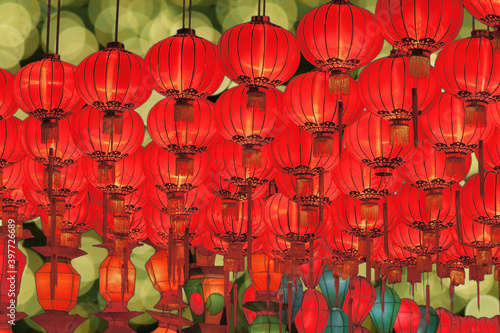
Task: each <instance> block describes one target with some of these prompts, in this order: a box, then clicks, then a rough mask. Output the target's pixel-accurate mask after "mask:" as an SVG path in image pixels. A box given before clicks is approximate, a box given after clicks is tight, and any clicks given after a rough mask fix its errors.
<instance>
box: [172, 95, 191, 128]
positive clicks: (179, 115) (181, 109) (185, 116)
mask: <svg viewBox="0 0 500 333" xmlns="http://www.w3.org/2000/svg"><path fill="white" fill-rule="evenodd" d="M174 121H175V122H179V121H185V122H188V123H192V122H193V121H194V106H193V103H192V102H190V101H188V100H187V99H178V100H176V101H175V103H174Z"/></svg>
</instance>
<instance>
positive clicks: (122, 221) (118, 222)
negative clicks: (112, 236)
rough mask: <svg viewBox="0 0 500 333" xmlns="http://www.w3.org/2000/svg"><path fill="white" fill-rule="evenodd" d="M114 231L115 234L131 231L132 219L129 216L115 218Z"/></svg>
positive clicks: (116, 216)
mask: <svg viewBox="0 0 500 333" xmlns="http://www.w3.org/2000/svg"><path fill="white" fill-rule="evenodd" d="M113 229H114V231H115V232H117V233H120V234H124V233H127V232H129V230H130V218H129V217H128V216H127V215H115V216H113Z"/></svg>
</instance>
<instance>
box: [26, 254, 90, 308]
mask: <svg viewBox="0 0 500 333" xmlns="http://www.w3.org/2000/svg"><path fill="white" fill-rule="evenodd" d="M51 266H52V265H51V263H50V262H46V263H45V264H44V265H43V266H42V267H41V268H40V269H39V270H38V271H36V273H35V283H36V291H37V298H38V302H40V305H41V306H42V308H43V309H44V310H45V311H47V310H54V311H64V312H66V313H67V312H69V311H70V310H71V309H72V308H73V307H74V306H75V305H76V301H77V299H78V289H79V288H80V275H79V274H78V273H77V272H76V271H75V269H74V268H73V267H72V266H71V263H70V262H69V261H65V262H58V263H57V284H56V286H55V289H54V295H51V292H50V290H51V288H50V283H51V279H52V274H51Z"/></svg>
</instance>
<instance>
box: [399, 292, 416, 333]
mask: <svg viewBox="0 0 500 333" xmlns="http://www.w3.org/2000/svg"><path fill="white" fill-rule="evenodd" d="M420 316H421V315H420V308H419V306H418V304H417V303H415V301H414V300H411V299H408V298H403V299H402V300H401V307H400V308H399V313H398V316H397V318H396V324H395V325H394V329H395V330H396V332H397V333H417V330H418V325H419V323H420Z"/></svg>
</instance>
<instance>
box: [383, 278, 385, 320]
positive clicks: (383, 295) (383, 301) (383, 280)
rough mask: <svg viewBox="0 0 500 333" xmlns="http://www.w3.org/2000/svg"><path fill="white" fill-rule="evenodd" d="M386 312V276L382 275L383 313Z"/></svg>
mask: <svg viewBox="0 0 500 333" xmlns="http://www.w3.org/2000/svg"><path fill="white" fill-rule="evenodd" d="M384 312H385V276H384V277H382V313H384Z"/></svg>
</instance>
